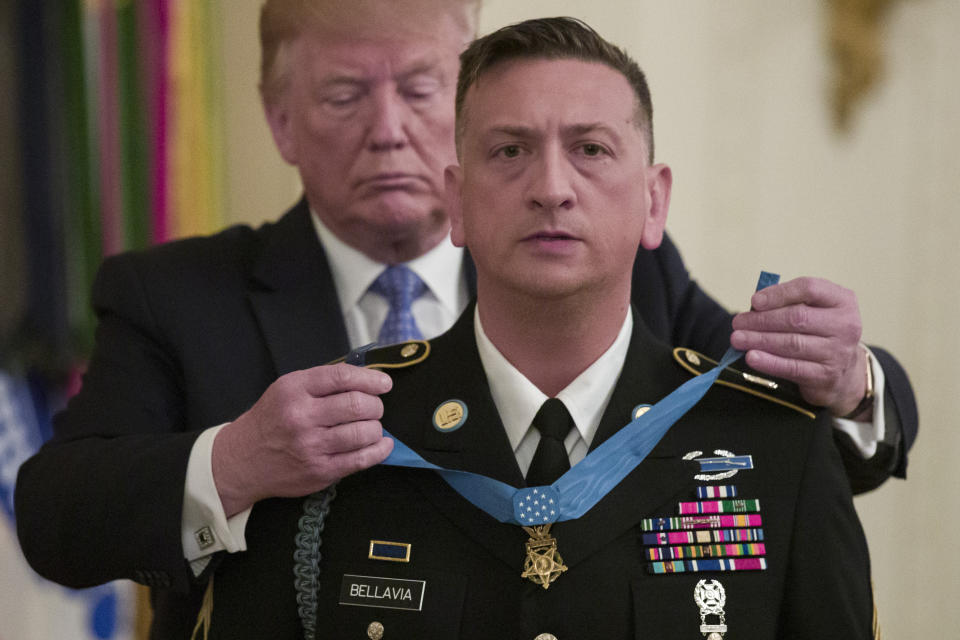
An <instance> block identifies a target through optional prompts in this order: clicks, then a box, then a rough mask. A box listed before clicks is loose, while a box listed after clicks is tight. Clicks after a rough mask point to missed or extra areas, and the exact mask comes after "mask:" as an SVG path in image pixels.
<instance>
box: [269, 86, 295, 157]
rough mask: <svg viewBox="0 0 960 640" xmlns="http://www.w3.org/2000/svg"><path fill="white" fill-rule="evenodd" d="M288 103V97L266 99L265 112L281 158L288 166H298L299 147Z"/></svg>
mask: <svg viewBox="0 0 960 640" xmlns="http://www.w3.org/2000/svg"><path fill="white" fill-rule="evenodd" d="M288 102H289V101H288V100H287V97H286V95H280V96H275V97H274V98H272V99H270V100H267V99H264V100H263V111H264V113H265V114H266V116H267V124H268V125H269V126H270V133H271V134H273V142H274V143H275V144H276V145H277V149H278V150H279V151H280V156H281V157H282V158H283V159H284V160H285V161H286V162H287V163H288V164H291V165H294V166H296V165H297V164H298V161H297V145H296V143H295V141H296V137H295V134H294V132H293V122H292V120H291V117H290V107H289V105H288Z"/></svg>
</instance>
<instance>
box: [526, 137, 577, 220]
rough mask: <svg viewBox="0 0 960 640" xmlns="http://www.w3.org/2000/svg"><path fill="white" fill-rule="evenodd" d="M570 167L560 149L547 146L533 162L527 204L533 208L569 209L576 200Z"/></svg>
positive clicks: (548, 209) (549, 209)
mask: <svg viewBox="0 0 960 640" xmlns="http://www.w3.org/2000/svg"><path fill="white" fill-rule="evenodd" d="M570 170H571V167H570V165H569V163H568V162H567V161H566V157H565V155H564V153H563V150H562V149H558V148H554V147H552V146H551V147H548V148H546V149H545V150H544V152H543V153H542V154H541V155H540V157H539V158H537V160H536V161H535V163H534V167H533V172H532V177H531V181H530V185H529V192H528V204H529V205H530V207H531V208H533V209H543V210H547V211H552V210H555V209H569V208H570V207H572V206H573V205H574V204H575V202H576V193H575V191H574V189H573V184H572V182H571V175H570V173H569V172H570Z"/></svg>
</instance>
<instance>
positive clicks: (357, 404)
mask: <svg viewBox="0 0 960 640" xmlns="http://www.w3.org/2000/svg"><path fill="white" fill-rule="evenodd" d="M392 386H393V381H392V380H391V379H390V376H388V375H387V374H385V373H383V372H381V371H375V370H373V369H364V368H361V367H355V366H352V365H348V364H335V365H324V366H319V367H314V368H312V369H304V370H302V371H294V372H292V373H288V374H286V375H284V376H281V377H280V378H278V379H277V380H276V381H275V382H274V383H273V384H271V385H270V387H269V388H267V390H266V391H265V392H264V393H263V395H262V396H260V399H259V400H257V402H256V404H254V405H253V407H251V408H250V410H249V411H247V412H246V413H244V414H243V415H241V416H240V417H239V418H237V419H236V420H235V421H233V422H231V423H230V424H228V425H226V426H225V427H224V428H223V429H221V430H220V432H219V433H218V434H217V437H216V439H215V440H214V442H213V479H214V482H215V484H216V486H217V491H218V492H219V494H220V500H221V502H222V503H223V507H224V511H225V512H226V514H227V517H230V516H232V515H234V514H236V513H239V512H240V511H243V510H244V509H247V508H249V507H251V506H253V504H254V503H255V502H257V501H258V500H263V499H264V498H270V497H298V496H305V495H308V494H310V493H313V492H314V491H319V490H321V489H324V488H326V487H328V486H330V485H331V484H333V483H335V482H336V481H338V480H339V479H340V478H343V477H344V476H347V475H349V474H351V473H354V472H356V471H360V470H362V469H366V468H368V467H372V466H374V465H377V464H379V463H381V462H383V460H384V459H385V458H386V457H387V456H388V455H389V454H390V452H391V451H392V450H393V440H392V439H390V438H385V437H384V436H383V430H382V429H381V427H380V418H381V417H382V416H383V403H382V402H381V400H380V398H379V397H378V396H379V395H380V394H382V393H386V392H387V391H389V390H390V388H391V387H392Z"/></svg>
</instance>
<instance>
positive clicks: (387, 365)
mask: <svg viewBox="0 0 960 640" xmlns="http://www.w3.org/2000/svg"><path fill="white" fill-rule="evenodd" d="M420 347H423V353H421V354H420V355H418V356H417V357H416V358H411V359H410V360H406V361H404V362H384V363H373V364H368V365H366V368H367V369H402V368H404V367H409V366H412V365H415V364H419V363H421V362H423V361H424V360H426V359H427V356H429V355H430V343H429V342H427V341H426V340H411V341H409V342H407V343H406V344H405V345H403V347H402V348H401V349H400V355H401V356H403V357H404V358H410V357H411V356H412V355H415V354H416V352H417V351H419V350H420ZM410 349H414V351H410ZM405 352H406V353H405ZM407 353H409V354H410V355H407Z"/></svg>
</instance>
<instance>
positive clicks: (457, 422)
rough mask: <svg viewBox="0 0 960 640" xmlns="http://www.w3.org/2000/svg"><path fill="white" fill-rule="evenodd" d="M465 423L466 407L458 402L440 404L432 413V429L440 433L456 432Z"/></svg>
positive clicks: (448, 401) (451, 401) (449, 401)
mask: <svg viewBox="0 0 960 640" xmlns="http://www.w3.org/2000/svg"><path fill="white" fill-rule="evenodd" d="M466 421H467V405H465V404H464V403H463V402H462V401H460V400H447V401H446V402H441V403H440V406H439V407H437V408H436V409H435V410H434V412H433V427H434V428H435V429H436V430H437V431H440V432H443V433H448V432H450V431H456V430H457V429H459V428H460V427H462V426H463V423H464V422H466Z"/></svg>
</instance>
